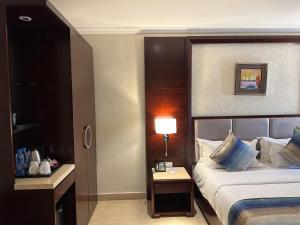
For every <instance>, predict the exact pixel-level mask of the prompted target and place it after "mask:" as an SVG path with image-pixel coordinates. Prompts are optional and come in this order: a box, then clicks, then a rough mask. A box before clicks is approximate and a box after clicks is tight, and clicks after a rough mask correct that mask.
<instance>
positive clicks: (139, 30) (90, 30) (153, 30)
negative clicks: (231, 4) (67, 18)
mask: <svg viewBox="0 0 300 225" xmlns="http://www.w3.org/2000/svg"><path fill="white" fill-rule="evenodd" d="M76 29H77V30H78V31H79V32H80V33H81V34H226V33H231V34H232V33H233V34H236V33H244V34H251V33H253V34H258V33H262V34H266V33H270V34H280V33H282V34H285V35H286V34H299V33H300V27H281V28H280V27H277V28H276V27H260V28H255V27H215V28H207V27H190V28H189V27H76Z"/></svg>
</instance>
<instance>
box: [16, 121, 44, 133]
mask: <svg viewBox="0 0 300 225" xmlns="http://www.w3.org/2000/svg"><path fill="white" fill-rule="evenodd" d="M38 126H39V125H38V124H36V123H29V124H24V125H17V127H16V128H14V129H13V134H17V133H20V132H22V131H26V130H29V129H31V128H35V127H38Z"/></svg>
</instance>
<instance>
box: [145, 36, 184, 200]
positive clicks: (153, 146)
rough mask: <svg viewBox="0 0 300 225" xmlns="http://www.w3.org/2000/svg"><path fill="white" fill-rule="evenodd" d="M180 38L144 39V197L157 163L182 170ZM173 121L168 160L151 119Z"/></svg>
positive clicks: (181, 47)
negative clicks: (168, 119) (171, 163)
mask: <svg viewBox="0 0 300 225" xmlns="http://www.w3.org/2000/svg"><path fill="white" fill-rule="evenodd" d="M185 61H186V60H185V38H184V37H172V38H170V37H146V38H145V92H146V157H147V194H148V195H147V196H148V199H149V198H150V196H149V188H150V187H149V178H150V174H151V168H152V167H154V164H155V162H157V161H171V162H173V164H174V165H175V166H185V154H186V137H187V113H188V112H187V109H188V106H187V104H188V102H187V100H188V96H187V81H188V79H187V73H186V63H185ZM164 116H171V117H174V118H176V121H177V133H176V134H171V135H170V140H169V144H168V156H167V157H165V144H164V142H163V141H162V135H161V134H156V133H155V127H154V119H155V118H156V117H164Z"/></svg>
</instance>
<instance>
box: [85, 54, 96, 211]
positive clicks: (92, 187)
mask: <svg viewBox="0 0 300 225" xmlns="http://www.w3.org/2000/svg"><path fill="white" fill-rule="evenodd" d="M89 64H90V65H89V68H90V69H89V74H88V76H87V79H88V80H89V85H90V88H89V89H88V90H87V93H86V94H87V95H88V96H89V97H88V99H87V103H88V105H89V113H90V114H89V118H88V119H89V125H90V127H91V133H90V135H91V143H90V147H89V149H88V151H87V152H88V183H89V216H90V217H91V216H92V214H93V212H94V210H95V208H96V205H97V161H96V159H97V155H96V119H95V91H94V90H95V89H94V70H93V51H92V49H90V54H89Z"/></svg>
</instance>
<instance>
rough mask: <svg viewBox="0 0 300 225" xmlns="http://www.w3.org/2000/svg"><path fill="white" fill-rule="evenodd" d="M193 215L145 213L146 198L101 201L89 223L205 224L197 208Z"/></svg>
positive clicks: (97, 224)
mask: <svg viewBox="0 0 300 225" xmlns="http://www.w3.org/2000/svg"><path fill="white" fill-rule="evenodd" d="M196 210H197V214H196V215H195V216H194V217H162V218H157V219H152V218H151V217H149V216H148V215H147V202H146V200H122V201H116V200H115V201H101V202H99V203H98V205H97V208H96V209H95V212H94V214H93V216H92V219H91V221H90V223H89V225H207V224H206V222H205V219H204V218H203V216H202V214H201V212H199V208H198V207H197V206H196Z"/></svg>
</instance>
